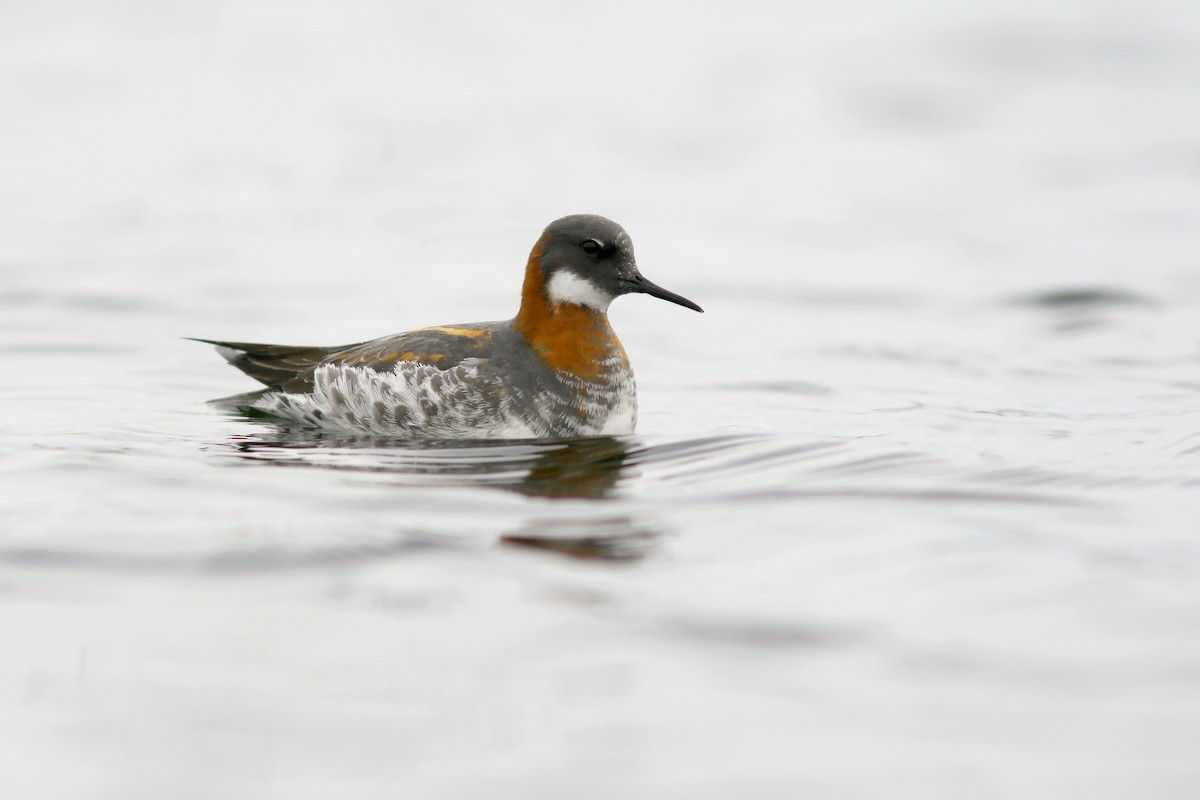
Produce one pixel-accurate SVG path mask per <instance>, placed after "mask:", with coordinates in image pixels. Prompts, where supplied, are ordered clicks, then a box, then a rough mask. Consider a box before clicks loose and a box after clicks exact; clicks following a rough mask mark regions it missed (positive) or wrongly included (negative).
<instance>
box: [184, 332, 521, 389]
mask: <svg viewBox="0 0 1200 800" xmlns="http://www.w3.org/2000/svg"><path fill="white" fill-rule="evenodd" d="M510 325H511V323H507V322H505V323H500V322H484V323H474V324H470V325H448V326H444V327H437V328H423V329H421V330H416V331H409V332H408V333H397V334H395V335H393V336H384V337H383V338H381V339H372V340H371V341H369V342H360V343H358V344H351V345H342V346H341V347H292V346H289V345H278V344H249V343H246V342H218V341H214V340H212V339H194V340H193V341H197V342H205V343H207V344H212V345H216V347H217V352H218V353H220V354H221V356H222V357H223V358H224V359H225V360H226V361H228V362H229V363H230V364H232V365H233V366H235V367H237V368H238V369H240V370H241V371H242V372H244V373H246V374H247V375H249V376H250V377H251V378H254V379H255V380H257V381H261V382H262V383H264V384H266V385H267V386H269V387H270V388H272V389H279V390H282V391H285V392H307V391H309V390H310V389H311V388H312V373H313V370H314V369H316V368H317V367H318V366H320V365H322V364H344V365H346V366H352V367H366V368H368V369H373V370H376V371H378V372H388V371H390V370H392V369H393V368H394V367H395V366H396V364H398V363H399V362H401V361H413V362H420V363H424V364H431V365H433V366H435V367H437V368H438V369H450V368H451V367H454V366H457V365H458V364H461V363H462V362H463V360H464V359H468V358H489V357H490V356H491V354H492V351H493V350H494V346H495V344H496V343H497V342H496V339H497V338H498V337H497V334H503V333H507V332H508V330H507V329H508V327H510Z"/></svg>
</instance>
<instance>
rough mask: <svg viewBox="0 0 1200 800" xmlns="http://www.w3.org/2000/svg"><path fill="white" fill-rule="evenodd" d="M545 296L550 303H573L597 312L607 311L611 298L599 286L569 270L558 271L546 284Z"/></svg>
mask: <svg viewBox="0 0 1200 800" xmlns="http://www.w3.org/2000/svg"><path fill="white" fill-rule="evenodd" d="M546 295H547V296H548V297H549V298H550V302H552V303H573V304H575V305H577V306H587V307H588V308H594V309H596V310H597V311H608V307H609V305H611V304H612V301H613V296H612V295H611V294H609V293H608V292H605V291H603V290H602V289H600V287H599V286H597V285H596V284H594V283H592V282H591V281H589V280H588V279H587V278H581V277H579V276H578V275H576V274H575V273H574V272H571V271H570V270H565V269H562V270H559V271H558V272H556V273H554V275H552V276H551V277H550V280H549V282H548V283H547V284H546Z"/></svg>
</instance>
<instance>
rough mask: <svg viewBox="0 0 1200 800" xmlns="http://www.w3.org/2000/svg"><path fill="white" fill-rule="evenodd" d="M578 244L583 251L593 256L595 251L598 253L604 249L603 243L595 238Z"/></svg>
mask: <svg viewBox="0 0 1200 800" xmlns="http://www.w3.org/2000/svg"><path fill="white" fill-rule="evenodd" d="M579 246H580V248H582V249H583V252H585V253H587V254H588V255H589V256H594V255H596V253H599V252H600V251H601V250H603V249H604V245H602V244H600V243H599V242H597V241H596V240H595V239H588V240H587V241H586V242H584V243H583V244H581V245H579Z"/></svg>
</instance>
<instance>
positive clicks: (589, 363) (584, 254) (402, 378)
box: [196, 214, 703, 439]
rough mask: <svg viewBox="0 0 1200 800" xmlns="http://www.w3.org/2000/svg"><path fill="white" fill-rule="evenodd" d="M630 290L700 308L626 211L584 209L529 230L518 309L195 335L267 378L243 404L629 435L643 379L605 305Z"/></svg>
mask: <svg viewBox="0 0 1200 800" xmlns="http://www.w3.org/2000/svg"><path fill="white" fill-rule="evenodd" d="M635 292H640V293H643V294H648V295H651V296H653V297H658V298H661V299H663V300H667V301H670V302H672V303H676V304H678V305H681V306H684V307H685V308H690V309H693V310H695V311H703V309H701V308H700V306H698V305H696V304H695V303H693V302H692V301H691V300H688V299H686V298H684V297H681V296H680V295H677V294H675V293H674V292H669V291H667V290H666V289H663V288H662V287H660V286H657V285H655V284H654V283H651V282H650V281H649V280H647V279H646V278H644V277H643V276H642V274H641V272H640V271H639V270H638V266H637V262H636V261H635V259H634V254H633V243H632V242H631V241H630V238H629V234H627V233H626V232H625V230H624V229H623V228H622V227H621V226H620V225H618V224H617V223H615V222H613V221H612V220H609V219H605V218H604V217H600V216H596V215H593V214H577V215H573V216H569V217H563V218H562V219H559V220H556V221H554V222H552V223H550V225H549V226H547V227H546V229H545V231H544V232H543V233H542V235H541V237H540V238H539V239H538V240H537V242H536V243H535V244H534V246H533V250H532V251H531V252H530V254H529V259H528V261H527V262H526V266H525V281H524V284H523V285H522V287H521V305H520V310H519V311H518V312H517V315H516V316H515V317H514V318H512V319H510V320H505V321H502V322H475V323H467V324H459V325H443V326H437V327H432V328H422V329H420V330H414V331H408V332H406V333H397V334H393V335H391V336H384V337H382V338H380V339H373V340H371V341H368V342H359V343H357V344H350V345H344V346H341V347H294V346H289V345H272V344H248V343H243V342H223V341H216V340H213V339H197V340H196V341H200V342H206V343H208V344H213V345H216V347H217V351H218V352H219V353H220V354H221V355H222V356H223V357H224V358H225V359H226V360H227V361H228V362H229V363H230V364H232V365H233V366H235V367H237V368H238V369H240V370H241V371H242V372H244V373H246V374H247V375H249V376H250V377H252V378H254V379H256V380H258V381H260V382H262V383H263V384H265V385H266V386H267V388H266V389H264V390H261V391H259V392H256V393H252V394H250V395H243V396H241V397H239V398H238V400H239V404H240V405H242V406H243V407H249V408H253V409H255V410H257V411H260V412H265V413H267V414H269V415H273V416H277V417H282V418H285V419H289V420H292V421H294V422H299V423H301V424H304V425H308V426H312V427H317V428H326V429H336V430H341V431H349V432H359V433H368V434H375V435H383V436H394V437H404V438H413V437H418V438H472V439H533V438H546V437H552V438H568V437H578V436H609V435H622V434H628V433H632V432H633V430H634V428H635V426H636V425H637V390H636V387H635V384H634V378H633V370H632V369H631V368H630V365H629V357H628V356H627V355H626V353H625V348H624V347H623V346H622V345H621V341H620V340H619V339H618V338H617V335H616V333H615V332H614V331H613V329H612V326H611V325H609V322H608V314H607V312H608V307H609V304H610V303H612V301H613V300H614V299H615V298H617V297H619V296H621V295H624V294H632V293H635Z"/></svg>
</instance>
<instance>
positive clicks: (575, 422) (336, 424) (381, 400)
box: [254, 356, 637, 439]
mask: <svg viewBox="0 0 1200 800" xmlns="http://www.w3.org/2000/svg"><path fill="white" fill-rule="evenodd" d="M618 362H619V359H616V357H615V356H614V360H613V363H612V364H611V365H610V364H609V363H607V362H606V363H605V366H606V367H608V366H611V367H612V372H610V373H609V374H610V380H608V381H605V382H590V381H582V380H580V379H578V378H574V377H567V376H558V377H556V378H554V379H553V380H554V381H555V384H554V385H552V386H548V387H544V388H543V389H542V390H541V391H538V392H537V393H536V394H535V395H533V396H530V394H529V393H528V392H521V391H520V390H519V389H518V388H517V387H513V386H510V385H507V382H506V381H505V380H503V379H502V378H500V377H499V376H497V375H494V374H486V373H485V372H484V371H481V369H480V365H481V364H482V363H484V362H481V361H480V360H479V359H467V360H466V361H464V362H463V363H462V364H460V365H458V366H456V367H453V368H451V369H447V370H441V369H438V368H437V367H435V366H432V365H430V364H421V363H416V362H401V363H399V364H397V365H396V368H395V369H394V370H392V371H391V372H377V371H375V370H373V369H369V368H365V367H347V366H342V365H335V364H327V365H325V366H322V367H319V368H318V369H317V370H316V371H315V372H314V373H313V390H312V392H310V393H308V394H291V393H286V392H270V393H268V394H266V395H264V396H263V397H261V398H260V399H259V400H257V401H256V402H255V403H254V407H255V408H257V409H259V410H261V411H265V412H266V413H268V414H273V415H275V416H280V417H285V418H287V419H293V420H296V421H298V422H302V423H304V424H306V425H313V426H316V427H321V428H326V429H329V428H333V429H339V430H344V431H352V432H357V433H370V434H377V435H382V436H420V437H422V438H447V439H455V438H470V439H537V438H544V437H548V436H550V437H560V436H561V437H572V436H601V435H605V436H619V435H623V434H629V433H633V430H634V427H635V426H636V424H637V395H636V389H635V386H634V382H633V373H632V372H630V371H629V369H628V368H627V367H625V365H624V364H623V363H618Z"/></svg>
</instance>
